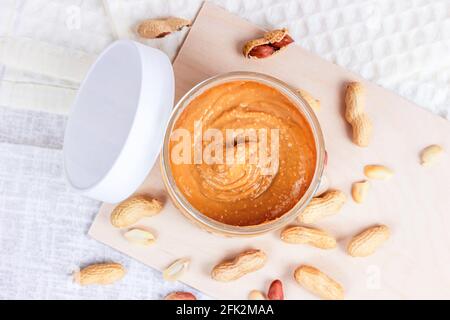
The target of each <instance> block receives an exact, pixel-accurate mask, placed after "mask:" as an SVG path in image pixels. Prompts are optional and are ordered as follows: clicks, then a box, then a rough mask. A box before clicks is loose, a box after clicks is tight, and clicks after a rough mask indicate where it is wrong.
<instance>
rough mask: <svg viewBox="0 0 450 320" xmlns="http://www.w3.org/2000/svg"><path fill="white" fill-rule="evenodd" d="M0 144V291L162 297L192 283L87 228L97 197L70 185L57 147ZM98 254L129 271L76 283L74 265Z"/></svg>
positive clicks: (12, 295)
mask: <svg viewBox="0 0 450 320" xmlns="http://www.w3.org/2000/svg"><path fill="white" fill-rule="evenodd" d="M0 150H1V152H0V194H1V197H0V299H6V298H8V299H16V298H17V299H67V298H77V299H92V298H105V299H161V298H162V297H164V295H166V294H167V293H169V292H171V291H173V290H189V291H192V289H190V288H187V286H185V285H183V284H181V283H168V282H164V281H163V280H162V277H161V274H160V272H157V271H154V270H152V269H150V268H148V267H146V266H144V265H142V264H141V263H139V262H136V261H134V260H132V259H129V258H127V257H125V256H123V255H122V254H120V253H118V252H115V251H114V250H112V249H110V248H108V247H106V246H104V245H101V244H99V243H97V242H95V241H94V240H91V239H89V238H88V237H86V236H85V234H86V232H87V230H88V228H89V226H90V224H91V222H92V219H93V217H94V215H95V213H96V212H97V210H98V208H99V203H98V202H97V201H94V200H89V199H86V198H84V197H82V196H80V195H76V194H74V193H73V192H71V191H70V190H69V189H68V187H67V185H66V183H65V181H64V176H63V168H62V161H61V160H62V152H61V151H60V150H52V149H42V148H39V147H30V146H21V145H14V144H2V143H0ZM103 261H117V262H121V263H123V264H124V265H125V267H126V269H127V270H128V275H127V276H126V277H125V278H124V279H123V280H122V281H120V282H118V283H116V284H114V285H111V286H105V287H102V286H90V287H80V286H78V285H75V284H73V282H72V281H71V280H72V279H71V273H72V272H73V271H75V270H76V269H77V268H78V266H83V265H86V264H89V263H92V262H103ZM194 293H195V294H196V295H197V296H198V297H199V298H203V296H202V295H201V294H199V293H197V292H196V291H194Z"/></svg>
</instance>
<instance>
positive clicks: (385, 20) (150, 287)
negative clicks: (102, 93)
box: [0, 0, 450, 299]
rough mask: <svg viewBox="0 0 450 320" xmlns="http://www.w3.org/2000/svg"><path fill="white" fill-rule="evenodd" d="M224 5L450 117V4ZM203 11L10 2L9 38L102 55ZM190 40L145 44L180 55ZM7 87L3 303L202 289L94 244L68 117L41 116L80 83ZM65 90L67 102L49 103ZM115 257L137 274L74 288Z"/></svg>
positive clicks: (5, 11)
mask: <svg viewBox="0 0 450 320" xmlns="http://www.w3.org/2000/svg"><path fill="white" fill-rule="evenodd" d="M213 2H215V3H217V4H219V5H220V6H222V7H225V8H226V9H228V10H229V11H231V12H234V13H236V14H238V15H240V16H242V17H244V18H246V19H248V20H250V21H252V22H254V23H256V24H258V25H260V26H262V27H264V28H267V29H270V28H273V27H288V28H289V30H290V31H291V33H292V35H293V37H294V38H295V39H296V41H297V43H298V44H299V45H301V46H303V47H305V48H307V49H308V50H310V51H313V52H315V53H317V54H319V55H321V56H322V57H324V58H325V59H327V60H329V61H332V62H334V63H337V64H339V65H342V66H344V67H345V68H348V69H350V70H352V71H354V72H356V73H359V74H361V75H362V76H363V77H365V78H367V79H369V80H372V81H374V82H376V83H378V84H380V85H382V86H385V87H386V88H389V89H392V90H394V91H396V92H397V93H398V94H400V95H402V96H404V97H405V98H407V99H410V100H413V101H414V102H416V103H417V104H419V105H420V106H422V107H424V108H428V109H430V110H431V111H432V112H435V113H436V114H439V115H441V116H444V117H447V118H450V114H449V109H450V55H449V52H450V1H448V0H363V1H361V0H262V1H261V0H213ZM200 5H201V1H200V0H127V1H124V0H89V1H86V0H85V1H83V0H2V1H0V37H1V36H9V37H24V38H28V39H34V40H39V41H45V42H48V43H50V44H53V45H57V46H61V47H64V48H67V49H73V50H80V51H84V52H85V53H87V54H92V55H96V54H98V53H99V52H100V51H101V50H102V49H103V48H104V47H105V46H107V45H108V44H109V43H111V42H112V41H113V40H114V39H115V38H135V34H134V32H133V30H134V29H133V28H134V27H135V25H136V23H137V22H138V21H139V20H141V19H144V18H152V17H166V16H181V17H185V18H191V19H192V18H194V17H195V14H196V13H197V11H198V9H199V7H200ZM186 33H187V30H184V31H182V32H180V33H177V34H173V35H170V36H168V37H166V38H163V39H156V40H149V41H144V42H145V43H146V44H148V45H151V46H154V47H158V48H160V49H162V50H164V51H165V52H166V53H167V54H168V55H169V56H171V57H173V56H174V55H175V54H176V51H177V49H178V47H179V45H180V44H181V43H182V41H183V38H184V36H185V34H186ZM138 40H140V39H138ZM0 56H1V48H0ZM0 81H1V82H0V102H3V104H5V105H4V106H1V107H0V299H8V298H10V299H11V298H12V299H20V298H22V299H23V298H31V299H46V298H47V299H51V298H56V299H70V298H82V299H116V298H124V299H159V298H162V297H163V296H164V295H165V294H166V293H168V292H169V291H172V290H189V291H192V289H190V288H187V287H186V286H184V285H183V284H181V283H167V282H164V281H162V279H161V275H160V273H159V272H157V271H154V270H152V269H150V268H148V267H145V266H143V265H142V264H140V263H138V262H135V261H133V260H132V259H129V258H128V257H126V256H124V255H122V254H119V253H117V252H115V251H113V250H111V249H109V248H108V247H105V246H104V245H102V244H99V243H97V242H95V241H93V240H91V239H89V238H88V237H87V236H86V232H87V229H88V227H89V225H90V224H91V221H92V218H93V217H94V215H95V213H96V212H97V209H98V206H99V203H98V202H96V201H93V200H89V199H86V198H84V197H81V196H79V195H77V194H74V193H73V192H71V191H70V190H69V189H68V188H67V186H66V184H65V182H64V179H63V170H62V162H61V150H60V149H61V147H62V142H63V131H64V128H65V124H66V117H65V116H64V115H58V114H50V113H46V112H37V111H36V110H42V111H57V112H59V113H65V112H67V110H68V105H69V104H70V103H69V102H68V101H70V99H69V98H70V95H72V94H73V91H75V90H76V89H77V87H78V85H79V84H78V83H77V82H71V81H63V80H61V79H55V78H51V77H47V76H42V75H38V74H33V73H32V72H23V71H22V70H16V69H12V68H10V67H1V66H0ZM5 83H6V84H7V85H5ZM5 88H6V89H5ZM8 88H9V89H8ZM10 88H14V90H12V89H10ZM17 88H19V89H20V90H19V89H17ZM58 88H61V90H58ZM41 89H42V90H41ZM27 90H29V91H27ZM56 91H58V92H59V93H58V94H59V95H58V97H60V98H58V99H49V97H48V96H42V95H43V94H47V93H48V92H56ZM27 96H31V97H40V98H39V99H34V98H31V99H30V98H29V99H24V97H27ZM50 98H51V97H50ZM68 99H69V100H68ZM36 101H37V102H36ZM46 101H48V105H47V104H46V103H44V102H46ZM38 102H39V103H38ZM62 104H66V105H62ZM18 108H20V109H23V108H24V109H33V110H34V111H29V110H28V111H26V110H20V109H18ZM109 260H114V261H120V262H122V263H124V265H125V266H126V268H127V270H128V274H127V276H126V277H125V278H124V279H123V280H122V281H121V282H119V283H117V284H115V285H112V286H108V287H96V286H93V287H88V288H80V287H78V286H76V285H73V284H72V283H71V282H70V277H69V274H70V273H71V272H72V271H73V270H74V269H75V268H76V267H77V266H83V265H85V264H89V263H91V262H97V261H109ZM194 292H195V291H194ZM195 293H196V294H197V296H198V297H199V298H205V297H204V296H202V295H201V294H200V293H198V292H195Z"/></svg>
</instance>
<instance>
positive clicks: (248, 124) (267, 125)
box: [169, 81, 316, 226]
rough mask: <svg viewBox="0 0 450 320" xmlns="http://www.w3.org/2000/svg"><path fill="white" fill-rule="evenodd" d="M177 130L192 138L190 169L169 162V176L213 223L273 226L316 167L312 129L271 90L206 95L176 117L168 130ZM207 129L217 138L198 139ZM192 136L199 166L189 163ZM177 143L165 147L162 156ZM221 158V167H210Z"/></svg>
mask: <svg viewBox="0 0 450 320" xmlns="http://www.w3.org/2000/svg"><path fill="white" fill-rule="evenodd" d="M198 123H201V127H202V131H201V132H200V133H199V132H198V131H196V130H195V128H196V126H198ZM179 128H183V129H187V131H188V132H189V133H191V137H195V138H193V139H192V141H190V144H189V146H190V150H189V151H190V155H191V160H192V162H191V163H188V164H187V163H182V164H176V163H175V162H172V161H171V169H172V175H173V177H174V179H175V182H176V184H177V186H178V188H179V189H180V191H181V192H182V194H183V195H184V196H185V197H186V199H187V200H188V201H189V202H190V203H191V204H192V206H194V207H195V208H196V209H197V210H199V211H200V212H202V213H203V214H205V215H207V216H209V217H211V218H213V219H215V220H218V221H221V222H224V223H227V224H232V225H241V226H243V225H255V224H260V223H263V222H266V221H269V220H272V219H275V218H277V217H279V216H281V215H282V214H283V213H285V212H287V211H288V210H289V209H291V208H292V207H293V206H294V205H295V204H296V203H297V202H298V201H299V199H300V198H301V197H302V195H303V194H304V193H305V191H306V189H307V188H308V186H309V184H310V183H311V180H312V177H313V174H314V169H315V164H316V150H315V144H314V137H313V133H312V130H311V128H310V126H309V124H308V123H307V121H306V119H305V118H304V116H303V115H302V114H301V112H300V111H299V110H298V109H297V107H296V106H295V105H294V104H293V103H292V102H291V101H290V100H289V99H288V98H287V97H285V96H284V95H283V94H282V93H280V92H279V91H278V90H276V89H274V88H272V87H269V86H267V85H264V84H261V83H258V82H254V81H234V82H228V83H224V84H221V85H218V86H216V87H213V88H211V89H208V90H206V91H205V92H203V93H202V94H200V95H199V96H198V97H196V98H195V99H193V100H192V101H191V102H190V104H189V105H188V106H187V107H186V108H185V110H184V111H183V112H182V114H181V115H180V117H179V118H178V120H177V121H176V123H175V127H174V129H179ZM209 129H213V130H215V132H216V133H217V132H220V133H221V135H222V136H223V139H222V140H220V139H219V140H218V141H215V140H214V139H212V138H209V137H208V136H205V133H206V132H208V130H209ZM230 132H233V134H232V135H227V133H228V134H229V133H230ZM199 137H203V138H204V139H203V140H202V141H201V143H200V145H201V150H202V153H201V154H202V155H203V157H202V160H203V161H202V163H194V162H195V161H194V160H195V156H194V154H195V149H196V148H198V146H199V145H198V144H197V145H196V144H195V143H194V142H195V141H198V140H196V139H198V138H199ZM278 142H279V143H278ZM177 143H179V141H171V143H170V144H169V152H171V151H172V150H175V145H177ZM272 143H273V144H272ZM275 145H276V146H277V148H274V147H273V146H275ZM262 150H263V151H262ZM208 155H209V157H207V156H208ZM230 155H231V156H230ZM227 156H228V158H227ZM221 157H222V159H223V162H220V161H215V160H217V159H220V158H221ZM205 160H206V161H205ZM227 160H228V161H227Z"/></svg>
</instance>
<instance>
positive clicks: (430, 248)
mask: <svg viewBox="0 0 450 320" xmlns="http://www.w3.org/2000/svg"><path fill="white" fill-rule="evenodd" d="M261 34H262V30H261V29H259V28H258V27H256V26H254V25H252V24H250V23H249V22H247V21H245V20H243V19H241V18H239V17H237V16H234V15H232V14H230V13H228V12H226V11H224V10H223V9H221V8H219V7H216V6H214V5H212V4H209V3H206V4H205V5H204V6H203V8H202V9H201V11H200V13H199V15H198V17H197V19H196V21H195V23H194V25H193V26H192V29H191V31H190V32H189V35H188V37H187V39H186V41H185V43H184V45H183V47H182V48H181V50H180V52H179V55H178V57H177V59H176V61H175V63H174V69H175V75H176V99H179V98H180V97H181V96H182V95H183V94H184V93H185V92H186V91H187V90H189V89H190V88H191V87H192V86H194V85H195V84H196V83H198V82H199V81H201V80H204V79H206V78H208V77H210V76H213V75H216V74H219V73H224V72H229V71H236V70H251V71H257V72H262V73H266V74H270V75H272V76H275V77H278V78H279V79H281V80H283V81H285V82H287V83H289V84H291V85H293V86H295V87H301V88H304V89H306V90H308V91H310V92H311V93H312V94H313V95H314V96H315V97H317V98H319V99H320V100H321V103H322V110H321V111H320V112H319V113H318V117H319V120H320V123H321V126H322V129H323V132H324V135H325V141H326V149H327V151H328V155H329V160H328V167H327V175H328V176H329V178H330V180H331V185H332V187H334V188H339V189H342V190H343V191H344V192H345V193H346V194H347V195H348V198H349V200H348V202H347V204H346V205H345V206H344V208H343V210H342V212H341V213H340V214H338V215H337V216H335V217H332V218H329V219H327V220H326V221H323V223H320V224H318V226H319V227H321V228H324V229H326V230H328V231H330V232H331V233H332V234H334V235H335V236H336V237H337V238H338V240H339V247H338V248H337V249H334V250H331V251H325V250H320V249H315V248H312V247H307V246H302V245H288V244H285V243H282V242H281V241H280V240H279V231H276V232H273V233H269V234H267V235H264V236H260V237H256V238H245V239H242V238H222V237H219V236H215V235H212V234H209V233H207V232H204V231H203V230H201V229H199V228H198V227H196V226H194V225H192V224H191V223H190V222H189V221H188V220H187V219H186V218H184V217H183V216H182V215H181V214H180V213H179V212H177V209H175V207H174V206H173V204H172V203H171V201H169V200H168V199H167V196H166V192H165V191H164V186H163V183H162V180H161V175H160V172H159V166H158V165H157V166H155V168H153V170H152V172H151V173H150V175H149V176H148V178H147V180H146V181H145V183H144V185H143V186H142V187H141V188H140V190H139V191H141V192H148V193H150V194H154V195H156V196H160V197H162V198H163V199H164V198H165V199H166V203H165V207H164V209H163V212H162V213H161V214H159V215H158V216H155V217H152V218H148V219H145V220H142V223H141V224H140V225H142V226H146V227H148V228H149V229H151V230H154V232H155V233H156V234H157V236H158V240H157V243H156V244H155V245H154V246H152V247H149V248H140V247H136V246H133V245H130V244H129V243H128V242H126V240H124V238H123V237H122V236H121V231H120V230H118V229H115V228H113V227H112V226H111V224H110V223H109V214H110V212H111V209H112V208H113V206H112V205H109V204H105V205H103V206H102V207H101V209H100V212H99V214H98V216H97V217H96V219H95V221H94V223H93V225H92V227H91V229H90V231H89V234H90V235H91V236H92V237H93V238H94V239H97V240H99V241H101V242H103V243H105V244H108V245H110V246H111V247H113V248H116V249H117V250H119V251H122V252H124V253H126V254H128V255H129V256H131V257H133V258H135V259H137V260H139V261H141V262H143V263H145V264H147V265H149V266H151V267H153V268H156V269H158V270H162V269H164V268H165V267H166V266H167V265H169V264H170V263H171V262H172V261H174V260H175V259H178V258H181V257H189V258H191V260H192V264H191V267H190V270H189V272H188V273H186V274H185V275H184V276H183V278H182V281H184V282H185V283H187V284H189V285H191V286H193V287H195V288H197V289H199V290H201V291H203V292H205V293H206V294H208V295H211V296H212V297H216V298H222V299H245V298H246V297H247V294H248V292H249V291H250V290H252V289H258V290H263V291H266V290H267V287H268V285H269V283H270V282H271V281H272V280H273V279H275V278H280V279H281V280H282V281H283V283H284V286H285V296H286V298H288V299H310V298H314V296H312V295H311V294H310V293H308V292H306V291H305V290H304V289H302V288H301V287H299V286H298V285H297V284H296V283H295V282H294V280H293V271H294V269H295V267H296V266H298V265H300V264H311V265H313V266H316V267H318V268H320V269H321V270H322V271H324V272H326V273H327V274H329V275H330V276H332V277H333V278H335V279H336V280H338V281H340V282H341V283H342V284H343V286H344V287H345V291H346V298H349V299H381V298H385V299H405V298H409V299H412V298H447V299H448V298H450V267H449V266H450V166H449V164H450V161H449V160H450V157H449V153H448V152H447V153H446V154H445V155H444V157H443V158H442V161H441V162H440V163H439V164H437V165H436V166H433V167H428V168H425V167H422V166H420V164H419V158H418V157H419V156H418V155H419V152H420V150H421V149H422V148H423V147H425V146H427V145H429V144H432V143H437V144H441V145H442V146H444V148H445V149H446V150H450V124H449V123H448V122H447V121H446V120H444V119H441V118H439V117H437V116H435V115H432V114H431V113H428V112H427V111H424V110H422V109H420V108H418V107H417V106H415V105H413V104H412V103H410V102H408V101H406V100H404V99H403V98H400V97H399V96H397V95H395V94H393V93H391V92H389V91H387V90H385V89H382V88H381V87H378V86H376V85H374V84H371V83H368V82H366V81H364V80H362V79H360V78H359V77H358V76H355V75H354V74H351V73H350V72H348V71H346V70H343V69H342V68H340V67H338V66H336V65H334V64H332V63H330V62H327V61H324V60H322V59H321V58H319V57H317V56H315V55H314V54H312V53H309V52H307V51H306V50H304V49H302V48H301V46H300V45H292V46H290V47H289V48H288V49H286V50H285V51H284V52H282V53H280V54H278V55H276V56H274V57H271V58H269V59H266V60H247V59H244V58H243V56H242V55H241V48H242V45H243V44H244V43H245V41H247V40H248V39H252V38H254V37H259V36H261ZM350 80H358V81H363V82H364V83H365V84H366V86H367V112H368V113H369V114H370V117H371V118H372V120H373V123H374V137H373V142H372V143H371V145H370V147H369V148H365V149H363V148H359V147H357V146H355V145H354V144H352V143H351V140H350V136H349V133H350V130H349V126H348V124H347V123H346V122H345V121H344V120H343V117H342V113H343V107H344V106H343V99H342V97H343V89H344V85H345V83H346V82H347V81H350ZM294 156H295V155H294ZM371 163H375V164H385V165H387V166H389V167H391V168H392V169H393V170H394V171H395V175H394V177H393V178H392V179H391V180H390V181H374V182H373V183H372V187H371V190H370V194H369V197H368V199H367V201H366V202H365V203H364V204H356V203H354V202H353V201H352V200H351V197H350V192H349V191H350V186H351V183H352V182H354V181H356V180H360V179H362V178H364V176H363V172H362V169H363V166H364V165H365V164H371ZM376 223H384V224H387V225H389V226H390V227H391V229H392V237H391V239H390V240H389V241H388V242H387V243H386V244H385V245H384V246H383V247H382V248H381V249H380V250H379V251H378V252H377V253H376V254H374V255H373V256H371V257H368V258H351V257H349V256H348V255H346V254H345V246H346V244H347V241H348V239H349V237H351V236H352V235H353V234H355V233H356V232H358V231H360V230H361V229H362V228H364V227H367V226H370V225H372V224H376ZM247 248H260V249H263V250H264V251H265V252H267V254H268V257H269V259H268V263H267V265H266V266H265V267H264V268H263V269H262V270H260V271H258V272H256V273H253V274H250V275H247V276H245V277H243V278H241V279H240V280H238V281H235V282H231V283H218V282H215V281H213V280H211V278H210V276H209V273H210V271H211V268H212V267H213V266H214V265H215V264H216V263H217V262H218V261H221V260H222V259H223V258H226V257H230V256H232V255H234V254H236V253H238V252H240V251H242V250H243V249H247Z"/></svg>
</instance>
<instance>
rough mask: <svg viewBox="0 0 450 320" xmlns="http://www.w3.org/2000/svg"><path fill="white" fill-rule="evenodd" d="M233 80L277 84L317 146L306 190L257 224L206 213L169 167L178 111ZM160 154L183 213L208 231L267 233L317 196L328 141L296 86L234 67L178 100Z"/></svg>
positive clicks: (168, 184)
mask: <svg viewBox="0 0 450 320" xmlns="http://www.w3.org/2000/svg"><path fill="white" fill-rule="evenodd" d="M232 81H255V82H259V83H263V84H266V85H268V86H270V87H272V88H275V89H276V90H278V91H279V92H281V93H282V94H283V95H285V96H286V97H287V98H289V99H290V100H291V101H292V102H293V103H294V104H295V105H296V107H297V108H298V109H299V111H300V112H302V114H303V115H304V117H305V118H306V120H307V122H308V124H309V125H310V127H311V130H312V132H313V136H314V141H315V146H316V155H317V156H316V167H315V171H314V175H313V178H312V180H311V183H310V184H309V186H308V188H307V190H306V192H305V193H304V194H303V196H302V197H301V198H300V200H299V201H298V202H297V203H296V204H295V205H294V206H293V207H292V208H291V209H290V210H288V211H286V212H285V213H283V214H282V215H281V216H280V217H278V218H276V219H273V220H269V221H266V222H264V223H261V224H257V225H249V226H234V225H230V224H225V223H223V222H219V221H217V220H214V219H212V218H210V217H208V216H206V215H205V214H203V213H202V212H200V211H199V210H197V209H196V208H194V207H193V206H192V205H191V204H190V203H189V201H188V200H187V199H186V198H185V197H184V195H183V194H182V193H181V191H180V190H179V188H178V186H177V184H176V182H175V180H174V178H173V176H172V171H171V168H170V161H169V141H170V136H171V134H172V130H173V127H174V125H175V123H176V121H177V120H178V117H179V115H180V114H181V113H182V111H183V110H184V109H185V108H186V107H187V106H188V105H189V102H191V101H192V100H193V99H195V98H196V97H197V96H198V95H200V94H201V93H203V92H204V91H205V90H207V89H209V88H212V87H214V86H216V85H219V84H222V83H227V82H232ZM160 158H161V171H162V176H163V180H164V184H165V186H166V189H167V191H168V192H169V195H170V197H171V198H172V200H173V201H175V202H176V203H175V205H176V206H177V207H178V208H179V209H180V210H181V211H182V213H183V214H185V215H187V216H188V218H190V220H193V221H194V222H197V223H199V224H200V225H201V226H203V227H205V228H206V229H207V230H208V231H211V232H213V233H219V234H225V235H229V236H252V235H259V234H262V233H266V232H268V231H271V230H276V229H278V228H280V227H283V226H285V225H287V224H288V223H290V222H292V221H293V220H294V219H295V217H297V215H298V214H299V213H300V212H301V211H303V210H304V208H305V207H306V206H307V205H308V203H309V201H310V200H311V198H312V197H313V196H314V194H315V192H316V190H317V189H318V187H319V184H320V180H321V177H322V174H323V170H324V167H325V142H324V138H323V134H322V130H321V128H320V124H319V121H318V119H317V117H316V115H315V113H314V111H313V109H312V108H311V106H310V105H309V104H308V102H307V101H306V100H305V99H303V98H302V97H301V96H300V95H299V94H298V92H297V91H296V90H295V89H294V88H292V87H291V86H289V85H288V84H286V83H285V82H283V81H281V80H279V79H277V78H275V77H272V76H269V75H266V74H262V73H257V72H250V71H234V72H229V73H224V74H219V75H216V76H213V77H211V78H208V79H206V80H204V81H202V82H200V83H198V84H197V85H195V86H194V87H193V88H191V89H190V90H189V91H188V92H187V93H186V94H185V95H184V96H183V97H182V98H181V99H180V100H179V101H178V102H177V104H176V105H175V107H174V109H173V111H172V114H171V116H170V120H169V123H168V125H167V128H166V132H165V136H164V141H163V148H162V156H161V157H160Z"/></svg>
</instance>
